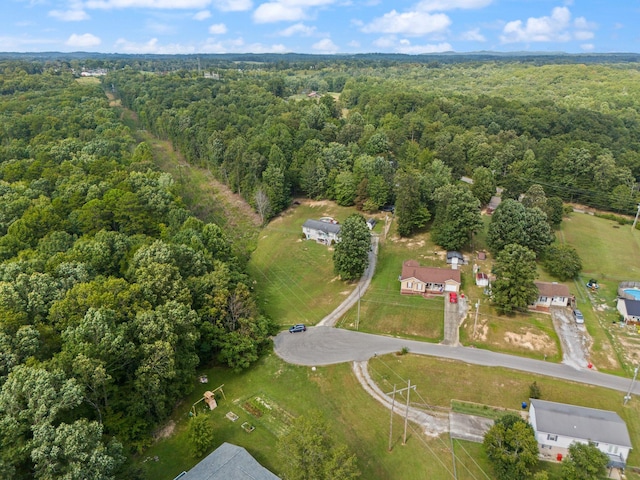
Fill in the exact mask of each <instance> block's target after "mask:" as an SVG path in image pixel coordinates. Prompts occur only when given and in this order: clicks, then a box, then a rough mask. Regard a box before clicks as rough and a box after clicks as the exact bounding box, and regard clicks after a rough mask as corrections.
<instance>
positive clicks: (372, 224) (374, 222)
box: [367, 218, 378, 230]
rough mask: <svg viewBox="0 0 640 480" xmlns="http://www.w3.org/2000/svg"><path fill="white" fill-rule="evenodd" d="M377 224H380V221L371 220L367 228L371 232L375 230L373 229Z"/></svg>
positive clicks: (368, 221)
mask: <svg viewBox="0 0 640 480" xmlns="http://www.w3.org/2000/svg"><path fill="white" fill-rule="evenodd" d="M376 223H378V221H377V220H376V219H375V218H370V219H369V220H367V227H368V228H369V230H373V227H375V226H376Z"/></svg>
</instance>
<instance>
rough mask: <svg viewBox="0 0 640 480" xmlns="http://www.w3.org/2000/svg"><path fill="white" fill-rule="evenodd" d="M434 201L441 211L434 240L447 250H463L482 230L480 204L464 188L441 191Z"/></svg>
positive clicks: (449, 187) (438, 210)
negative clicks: (474, 235)
mask: <svg viewBox="0 0 640 480" xmlns="http://www.w3.org/2000/svg"><path fill="white" fill-rule="evenodd" d="M434 198H435V201H436V205H437V208H436V219H435V221H434V223H433V228H432V230H431V238H432V240H433V241H434V242H436V243H437V244H438V245H440V246H441V247H442V248H444V249H446V250H460V249H461V248H462V247H464V246H466V245H468V244H469V242H470V241H471V239H472V237H473V234H474V233H476V232H478V231H479V230H480V228H481V227H482V219H481V218H480V201H479V200H478V199H477V198H476V197H474V196H473V194H472V193H471V192H470V191H469V189H468V188H466V187H463V186H461V185H445V186H443V187H440V188H438V189H437V190H436V192H435V194H434Z"/></svg>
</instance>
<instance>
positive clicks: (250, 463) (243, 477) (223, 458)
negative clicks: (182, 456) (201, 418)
mask: <svg viewBox="0 0 640 480" xmlns="http://www.w3.org/2000/svg"><path fill="white" fill-rule="evenodd" d="M180 480H280V477H277V476H276V475H274V474H273V473H271V472H270V471H269V470H267V469H266V468H264V467H263V466H262V465H260V464H259V463H258V461H257V460H256V459H255V458H253V457H252V456H251V454H250V453H249V452H247V451H246V450H245V449H244V448H242V447H238V446H237V445H233V444H231V443H226V442H225V443H223V444H222V445H220V446H219V447H218V448H216V449H215V450H214V451H213V452H211V453H210V454H209V455H208V456H207V457H205V458H204V459H203V460H202V461H201V462H200V463H198V464H197V465H196V466H195V467H193V468H192V469H191V470H189V471H188V472H187V474H186V475H183V476H182V477H180Z"/></svg>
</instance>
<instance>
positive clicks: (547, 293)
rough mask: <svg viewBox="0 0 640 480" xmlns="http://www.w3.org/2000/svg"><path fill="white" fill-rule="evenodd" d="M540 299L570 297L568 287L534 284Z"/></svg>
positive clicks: (560, 284)
mask: <svg viewBox="0 0 640 480" xmlns="http://www.w3.org/2000/svg"><path fill="white" fill-rule="evenodd" d="M534 283H535V284H536V287H538V292H540V296H541V297H570V296H571V294H570V293H569V287H567V286H566V285H563V284H562V283H556V282H553V283H549V282H534Z"/></svg>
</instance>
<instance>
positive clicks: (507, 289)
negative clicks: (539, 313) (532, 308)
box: [491, 243, 538, 313]
mask: <svg viewBox="0 0 640 480" xmlns="http://www.w3.org/2000/svg"><path fill="white" fill-rule="evenodd" d="M493 271H494V273H495V274H496V281H495V282H493V284H492V286H491V293H492V296H493V302H494V304H495V305H496V307H497V308H498V310H499V311H501V312H504V313H510V312H512V311H513V310H521V309H525V308H527V306H528V305H531V304H532V303H533V301H534V300H535V299H536V297H537V296H538V288H537V287H536V285H535V283H534V280H535V278H536V275H537V274H536V255H535V253H533V252H532V251H531V250H529V249H528V248H527V247H523V246H522V245H518V244H517V243H511V244H509V245H507V246H506V247H505V248H504V249H503V250H502V251H501V252H500V253H499V254H498V256H497V257H496V263H495V265H494V267H493Z"/></svg>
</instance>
